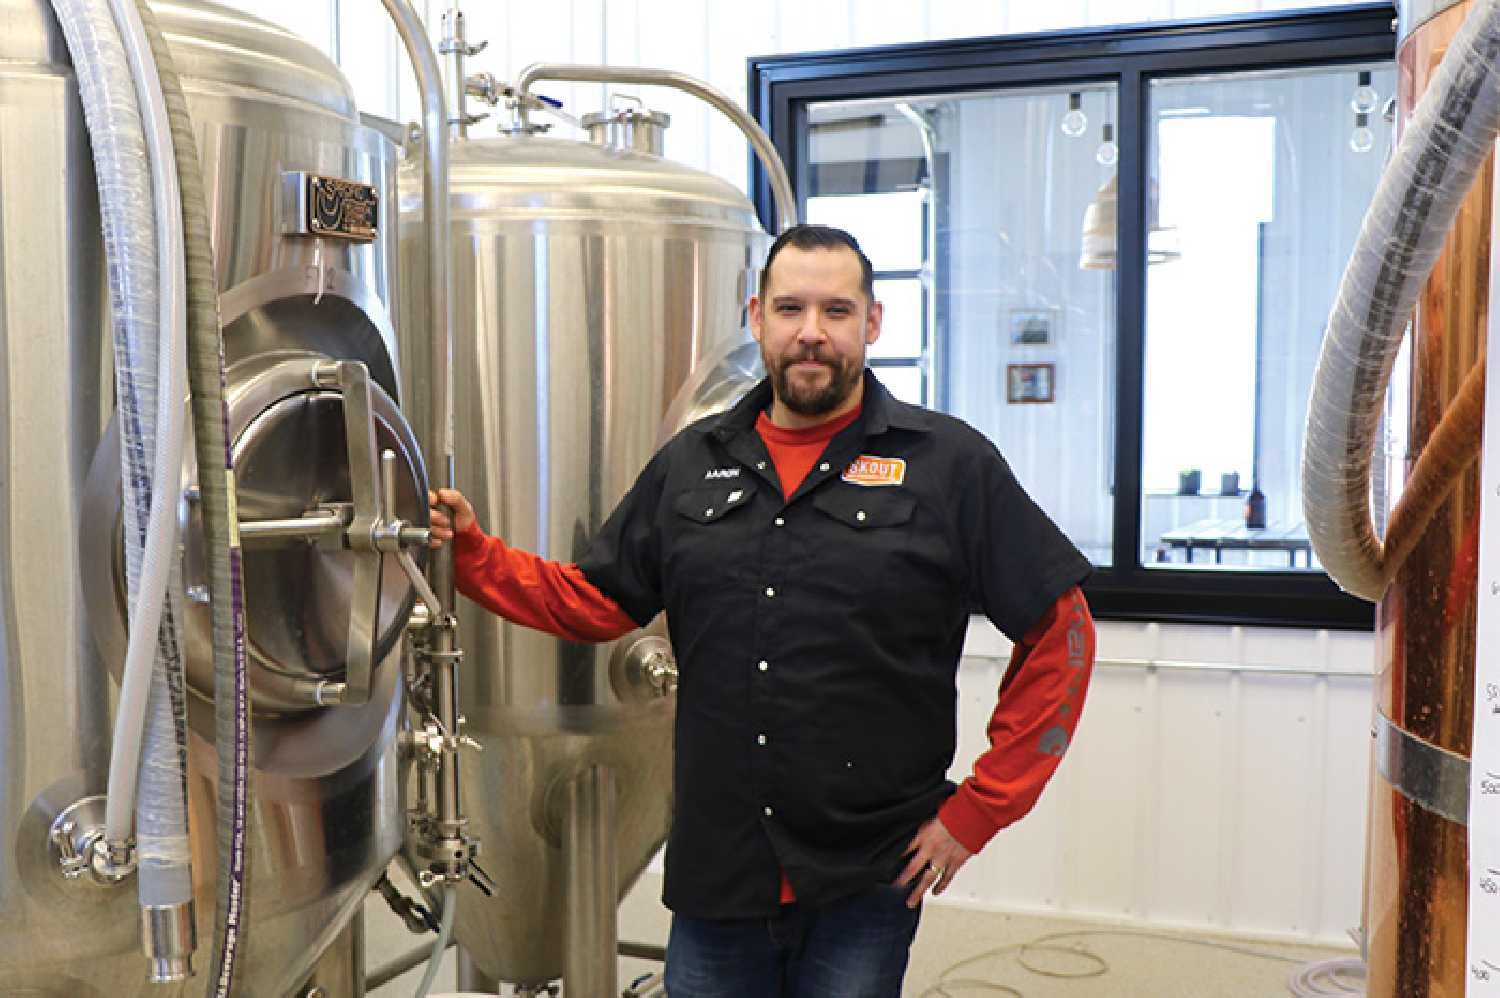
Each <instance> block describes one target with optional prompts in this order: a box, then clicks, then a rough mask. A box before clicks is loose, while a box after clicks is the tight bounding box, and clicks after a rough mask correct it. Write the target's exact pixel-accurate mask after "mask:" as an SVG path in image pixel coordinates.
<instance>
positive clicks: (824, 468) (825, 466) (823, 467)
mask: <svg viewBox="0 0 1500 998" xmlns="http://www.w3.org/2000/svg"><path fill="white" fill-rule="evenodd" d="M818 470H819V471H827V470H828V462H827V461H824V462H823V463H822V464H820V465H818Z"/></svg>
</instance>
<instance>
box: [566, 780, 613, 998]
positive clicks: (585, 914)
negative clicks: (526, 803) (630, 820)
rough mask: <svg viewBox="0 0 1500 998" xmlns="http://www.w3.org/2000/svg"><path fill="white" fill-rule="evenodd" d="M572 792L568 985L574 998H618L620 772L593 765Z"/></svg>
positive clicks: (568, 823) (570, 786)
mask: <svg viewBox="0 0 1500 998" xmlns="http://www.w3.org/2000/svg"><path fill="white" fill-rule="evenodd" d="M567 789H568V796H567V814H566V817H565V820H564V824H563V863H564V867H565V874H564V876H565V878H566V888H565V890H566V894H565V902H564V903H565V905H566V912H565V915H566V925H567V928H566V930H565V931H566V935H565V937H564V939H565V942H564V947H563V983H564V984H565V985H566V986H567V989H568V992H569V993H570V994H577V995H615V994H619V993H620V989H619V987H618V986H617V984H616V980H615V978H616V966H615V964H616V956H615V948H616V946H617V945H618V940H619V927H618V925H617V913H618V903H619V897H620V891H619V886H620V885H619V877H620V873H619V857H618V856H617V855H616V852H617V849H616V842H615V837H616V834H617V833H616V829H615V820H616V819H615V773H614V770H613V769H611V768H609V767H608V766H600V765H597V764H596V765H592V766H588V767H586V768H584V769H582V770H580V771H579V772H578V773H577V774H576V775H574V776H573V778H572V779H571V780H570V781H569V783H568V788H567Z"/></svg>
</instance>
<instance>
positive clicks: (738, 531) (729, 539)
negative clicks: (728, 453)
mask: <svg viewBox="0 0 1500 998" xmlns="http://www.w3.org/2000/svg"><path fill="white" fill-rule="evenodd" d="M754 497H755V486H754V484H752V483H749V482H745V483H738V482H737V483H734V484H732V485H731V484H728V483H726V484H721V485H712V486H707V487H701V488H696V489H688V490H687V491H685V492H681V493H679V494H678V495H677V496H675V497H674V498H673V499H672V500H671V504H672V515H671V516H670V517H669V519H670V521H671V527H670V530H669V532H668V536H667V538H666V544H665V548H666V558H665V563H664V568H665V572H666V580H667V585H668V588H674V587H675V588H678V589H679V590H681V591H685V592H692V591H694V590H699V589H702V588H710V589H711V588H715V587H717V586H719V585H722V584H725V583H729V582H734V581H737V580H738V579H739V577H740V576H741V575H742V574H743V572H744V571H745V567H744V566H745V565H746V564H747V563H748V562H749V561H751V556H752V554H753V553H754V552H753V547H752V543H751V542H752V538H751V533H752V530H751V514H750V513H749V511H748V508H749V506H750V504H751V501H752V500H753V499H754ZM683 587H686V588H685V590H684V589H683ZM669 602H671V601H669Z"/></svg>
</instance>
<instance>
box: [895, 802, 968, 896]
mask: <svg viewBox="0 0 1500 998" xmlns="http://www.w3.org/2000/svg"><path fill="white" fill-rule="evenodd" d="M906 851H907V852H908V853H910V854H911V860H910V861H909V862H908V863H907V864H906V869H904V870H902V871H901V876H899V877H897V878H896V886H898V887H905V886H907V885H908V884H912V885H914V889H913V890H912V892H911V895H910V896H909V897H907V899H906V906H907V907H908V908H915V907H916V906H917V905H919V904H921V903H922V895H924V894H926V893H927V891H928V890H929V889H930V890H931V891H932V893H933V894H934V895H938V894H941V893H943V891H945V890H947V889H948V885H949V884H951V883H953V877H954V875H955V874H957V873H958V871H959V868H960V867H962V866H963V865H964V864H965V863H967V862H968V861H969V857H970V856H972V855H974V854H973V853H971V852H969V850H967V849H965V848H964V847H963V846H962V845H960V844H959V842H958V840H957V839H955V838H954V837H953V836H952V835H950V834H949V833H948V829H946V828H944V827H943V823H942V822H941V821H939V820H938V819H937V817H936V816H934V817H932V818H929V819H927V821H926V822H925V823H924V824H923V825H922V827H921V828H919V829H917V834H916V837H915V838H913V839H912V840H911V844H910V845H908V846H907V847H906Z"/></svg>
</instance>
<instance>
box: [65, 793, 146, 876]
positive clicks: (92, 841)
mask: <svg viewBox="0 0 1500 998" xmlns="http://www.w3.org/2000/svg"><path fill="white" fill-rule="evenodd" d="M104 808H105V798H104V796H103V795H102V794H96V795H94V796H90V797H83V798H80V799H79V800H77V801H74V802H73V803H72V804H70V805H68V806H67V807H66V808H64V809H63V810H62V812H61V813H59V814H58V816H57V817H56V818H55V819H53V821H52V825H51V827H50V828H49V829H48V830H47V842H48V845H49V847H50V851H51V852H52V854H53V855H54V857H56V860H57V867H58V872H59V873H61V874H62V875H63V877H64V879H66V880H70V881H76V882H80V883H85V884H90V885H93V886H96V887H113V886H115V885H116V884H119V883H120V882H122V881H124V880H125V879H126V878H128V877H129V876H130V875H131V874H132V873H134V872H135V867H136V854H135V840H134V839H128V840H126V841H125V842H122V843H116V844H114V845H111V844H109V843H106V842H105V841H104ZM84 874H88V877H87V878H85V877H84Z"/></svg>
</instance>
